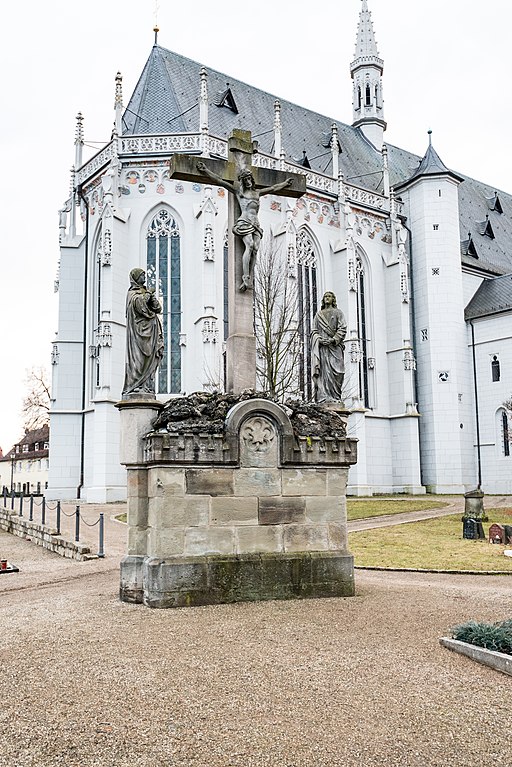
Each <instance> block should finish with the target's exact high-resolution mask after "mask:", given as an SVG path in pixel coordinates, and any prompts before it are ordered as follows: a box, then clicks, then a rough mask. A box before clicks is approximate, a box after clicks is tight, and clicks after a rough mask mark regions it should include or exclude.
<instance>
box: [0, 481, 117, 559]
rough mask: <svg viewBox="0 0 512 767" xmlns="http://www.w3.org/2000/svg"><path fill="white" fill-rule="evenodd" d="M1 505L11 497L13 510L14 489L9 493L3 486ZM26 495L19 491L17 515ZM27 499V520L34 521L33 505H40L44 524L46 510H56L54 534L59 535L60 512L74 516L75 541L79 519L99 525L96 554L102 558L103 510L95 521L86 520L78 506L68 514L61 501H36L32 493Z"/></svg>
mask: <svg viewBox="0 0 512 767" xmlns="http://www.w3.org/2000/svg"><path fill="white" fill-rule="evenodd" d="M2 496H3V505H4V508H5V509H7V506H8V504H7V498H8V496H10V499H11V511H14V499H15V497H16V493H15V492H14V491H11V492H10V493H8V492H7V488H5V487H4V490H3V493H2ZM26 498H27V496H25V495H24V493H20V495H19V507H18V516H20V517H22V516H23V507H24V501H25V500H26ZM28 501H29V516H28V519H29V522H33V521H34V506H40V507H41V524H42V525H46V513H47V511H55V512H56V528H57V530H56V535H61V516H62V514H63V515H64V516H65V517H74V518H75V543H79V542H80V520H81V521H82V522H83V523H84V525H86V526H87V527H96V525H99V528H98V533H99V535H98V537H99V542H98V553H97V556H98V557H99V558H103V557H104V556H105V548H104V547H105V516H104V514H103V512H100V514H99V517H98V519H97V520H96V521H95V522H87V520H85V519H84V517H83V516H82V515H81V513H80V506H79V505H77V506H76V507H75V510H74V511H73V512H71V513H70V514H66V512H65V511H64V510H63V509H62V508H61V502H60V501H57V502H56V504H55V506H51V505H50V504H49V503H47V502H46V498H45V496H42V499H41V501H39V502H38V501H37V500H36V498H35V496H33V495H32V494H31V495H29V496H28Z"/></svg>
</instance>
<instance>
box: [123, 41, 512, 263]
mask: <svg viewBox="0 0 512 767" xmlns="http://www.w3.org/2000/svg"><path fill="white" fill-rule="evenodd" d="M202 66H203V65H202V64H200V63H198V62H196V61H192V60H191V59H188V58H186V57H185V56H181V55H179V54H177V53H174V52H172V51H169V50H167V49H165V48H162V47H161V46H159V45H155V46H153V49H152V51H151V54H150V56H149V58H148V60H147V62H146V65H145V67H144V70H143V72H142V75H141V77H140V79H139V82H138V83H137V86H136V88H135V90H134V92H133V95H132V97H131V99H130V101H129V103H128V106H127V108H126V110H125V113H124V116H123V133H124V135H140V134H147V135H158V134H169V133H179V132H181V131H184V132H187V131H189V132H194V133H195V132H197V131H198V130H199V83H200V70H201V67H202ZM206 68H207V71H208V98H209V131H210V133H211V134H213V135H216V136H219V137H223V138H227V136H228V135H229V134H230V133H231V131H232V130H233V128H243V129H245V130H250V131H251V132H252V135H253V138H254V139H256V140H257V141H258V142H259V145H260V149H261V151H263V152H266V153H272V151H273V141H274V132H273V124H274V101H275V100H276V98H278V97H277V96H275V95H272V94H270V93H267V92H265V91H262V90H260V89H258V88H255V87H254V86H251V85H248V84H246V83H243V82H241V81H240V80H237V79H236V78H234V77H231V76H228V75H225V74H222V73H221V72H217V71H216V70H213V69H210V68H208V67H206ZM228 88H229V89H230V92H231V94H232V97H233V99H234V102H235V104H236V108H237V109H238V114H237V113H235V112H234V111H233V110H232V109H230V108H229V106H228V105H225V106H218V104H219V103H220V102H222V96H223V94H225V93H226V91H227V89H228ZM279 101H280V103H281V123H282V140H283V147H284V149H285V151H286V154H287V157H288V158H289V159H291V160H294V161H295V162H300V161H301V160H302V158H303V156H304V152H306V155H307V158H308V161H309V163H310V166H311V168H312V170H313V171H318V172H320V173H328V174H329V173H331V172H332V160H331V152H330V149H329V142H328V140H326V138H328V137H329V136H330V135H331V126H332V124H333V123H335V124H336V125H337V127H338V136H339V142H340V145H341V149H342V153H341V155H340V158H339V162H340V169H341V170H342V172H343V174H344V177H345V180H346V181H347V182H349V183H353V184H355V185H357V186H360V187H363V188H365V189H369V190H370V191H374V192H381V193H382V191H383V173H382V155H381V153H380V152H379V151H377V150H376V149H375V147H374V146H373V145H372V144H371V143H370V142H369V141H368V140H367V139H366V137H365V136H364V134H363V132H362V131H361V129H360V128H353V127H352V126H350V125H346V124H345V123H342V122H339V121H338V120H335V119H333V118H331V117H328V116H325V115H321V114H318V113H317V112H313V111H311V110H310V109H306V108H305V107H301V106H299V105H297V104H293V103H291V102H289V101H287V100H286V99H282V98H279ZM387 146H388V162H389V171H390V183H391V185H392V186H399V185H400V184H403V183H404V182H405V181H407V180H409V179H411V177H412V176H414V175H415V174H418V173H422V172H427V173H430V172H431V171H432V172H435V173H436V174H437V175H439V173H440V172H441V171H440V168H444V169H446V172H447V173H450V174H451V175H452V177H453V176H456V177H458V178H460V179H462V183H461V184H460V186H459V207H460V239H461V242H462V241H464V240H467V239H468V233H470V234H471V237H472V239H473V242H474V245H475V248H476V251H477V253H478V258H475V257H474V256H472V255H470V254H468V253H466V254H464V253H463V252H462V255H461V258H462V263H463V264H464V265H466V266H468V267H472V268H476V269H478V270H479V271H483V272H485V273H488V274H489V275H500V274H506V273H510V272H512V195H510V194H507V193H505V192H503V191H501V190H500V191H499V192H498V190H496V189H495V188H493V187H491V186H489V185H487V184H483V183H481V182H479V181H475V180H474V179H472V178H470V177H468V176H464V175H463V174H459V173H457V174H455V173H453V172H452V171H450V170H448V169H447V168H446V166H445V165H444V163H443V162H442V160H441V159H440V158H439V156H438V155H437V153H436V152H435V150H434V149H433V147H432V146H431V145H430V144H429V148H428V149H427V152H426V154H425V157H424V158H420V157H418V156H417V155H415V154H412V153H411V152H407V151H406V150H403V149H400V148H399V147H395V146H393V145H392V144H388V145H387ZM422 163H423V170H421V168H422ZM497 193H499V201H500V206H501V209H502V210H503V213H500V211H499V207H500V206H498V208H496V209H492V208H490V206H489V203H488V200H489V199H491V198H495V196H496V194H497ZM486 215H489V221H490V222H491V227H492V231H493V233H494V236H495V237H494V239H490V238H489V237H488V236H486V235H485V234H481V233H480V231H479V223H480V224H481V222H482V221H483V220H485V219H486ZM462 250H463V249H462Z"/></svg>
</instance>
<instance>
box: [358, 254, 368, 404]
mask: <svg viewBox="0 0 512 767" xmlns="http://www.w3.org/2000/svg"><path fill="white" fill-rule="evenodd" d="M356 274H357V335H358V337H359V343H360V345H361V354H360V360H359V398H360V399H361V400H362V402H363V403H364V406H365V407H368V408H369V407H370V387H369V383H368V370H369V367H370V366H369V355H368V341H369V322H368V295H367V292H368V291H367V280H366V275H365V268H364V264H363V260H362V259H361V257H360V256H358V257H357V259H356Z"/></svg>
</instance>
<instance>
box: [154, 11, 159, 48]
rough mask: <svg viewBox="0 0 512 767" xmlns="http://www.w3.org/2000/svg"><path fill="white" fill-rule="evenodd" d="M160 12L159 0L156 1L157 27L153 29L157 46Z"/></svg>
mask: <svg viewBox="0 0 512 767" xmlns="http://www.w3.org/2000/svg"><path fill="white" fill-rule="evenodd" d="M159 10H160V2H159V0H155V12H154V15H155V26H154V27H153V32H154V33H155V45H156V44H157V42H158V31H159V30H158V11H159Z"/></svg>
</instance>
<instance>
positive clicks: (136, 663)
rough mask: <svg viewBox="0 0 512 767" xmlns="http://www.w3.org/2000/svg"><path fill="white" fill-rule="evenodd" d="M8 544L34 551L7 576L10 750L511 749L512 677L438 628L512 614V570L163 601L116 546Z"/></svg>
mask: <svg viewBox="0 0 512 767" xmlns="http://www.w3.org/2000/svg"><path fill="white" fill-rule="evenodd" d="M116 524H117V523H116ZM109 527H111V528H112V531H113V530H115V529H119V530H120V532H119V536H118V541H117V544H115V545H114V541H113V540H112V539H111V549H112V547H113V548H114V549H115V548H116V546H120V547H121V546H122V538H123V536H124V530H125V528H124V526H123V527H120V528H115V527H114V523H109ZM121 531H122V533H121ZM113 534H114V533H113V532H111V536H112V535H113ZM107 551H108V549H107ZM0 553H1V555H2V557H4V556H7V557H8V559H10V560H12V561H13V562H15V563H16V564H17V565H18V566H20V568H21V572H20V573H19V574H12V575H2V576H0V626H1V632H0V648H1V649H0V663H1V670H0V696H1V700H2V705H1V706H0V755H1V759H0V764H1V765H2V767H29V766H30V767H49V766H50V765H52V766H53V765H67V767H98V766H99V767H128V766H129V767H146V766H147V767H186V766H188V765H191V766H193V767H196V766H197V767H203V766H204V767H206V765H211V766H212V767H267V766H270V765H276V766H277V765H279V767H331V765H332V766H333V767H337V765H344V767H352V766H353V767H356V765H357V767H388V766H389V767H399V766H400V767H401V766H404V767H480V766H481V767H488V766H489V767H490V765H493V766H494V765H496V766H498V767H500V766H502V765H503V767H505V765H506V766H507V767H508V765H510V763H511V761H512V758H511V754H512V734H511V732H510V727H509V726H508V724H509V719H510V709H511V706H512V679H511V678H509V677H507V676H504V675H500V674H499V673H497V672H495V671H492V670H491V669H488V668H485V667H482V666H479V665H477V664H475V663H473V662H472V661H470V660H469V659H467V658H463V657H462V656H460V655H456V654H454V653H451V652H449V651H448V650H445V649H443V648H442V647H440V646H439V643H438V638H439V637H440V636H441V635H443V634H445V633H446V632H447V631H448V629H449V627H450V626H453V625H454V624H456V623H458V622H461V621H465V620H467V619H469V618H478V619H482V620H490V621H495V620H501V619H505V618H508V617H510V616H511V615H512V576H506V577H481V576H479V577H468V576H445V575H423V574H415V573H373V572H362V571H358V572H357V575H356V584H357V596H356V597H355V598H352V599H328V600H306V601H290V602H267V603H257V604H237V605H220V606H215V607H201V608H194V609H190V610H187V609H184V610H162V611H158V610H149V609H146V608H144V607H141V606H137V605H126V604H122V603H121V602H119V600H118V598H117V590H118V578H119V575H118V563H119V556H118V554H117V553H115V551H111V553H110V554H107V557H106V558H105V559H104V560H95V561H91V562H73V561H67V560H62V559H61V558H59V557H57V556H56V555H53V554H50V553H48V552H46V551H44V550H42V549H39V548H37V547H35V546H34V545H32V544H30V543H28V542H26V541H23V540H20V539H17V538H14V537H13V536H9V535H6V534H5V533H3V532H0Z"/></svg>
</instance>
